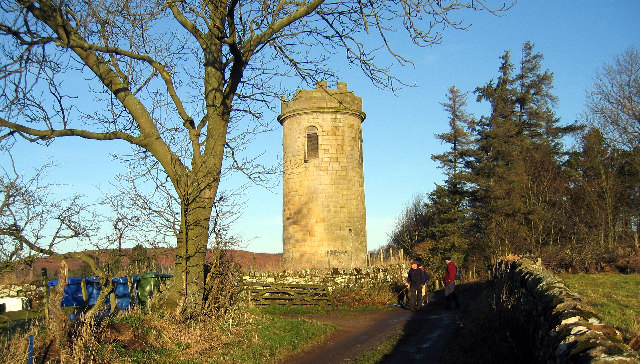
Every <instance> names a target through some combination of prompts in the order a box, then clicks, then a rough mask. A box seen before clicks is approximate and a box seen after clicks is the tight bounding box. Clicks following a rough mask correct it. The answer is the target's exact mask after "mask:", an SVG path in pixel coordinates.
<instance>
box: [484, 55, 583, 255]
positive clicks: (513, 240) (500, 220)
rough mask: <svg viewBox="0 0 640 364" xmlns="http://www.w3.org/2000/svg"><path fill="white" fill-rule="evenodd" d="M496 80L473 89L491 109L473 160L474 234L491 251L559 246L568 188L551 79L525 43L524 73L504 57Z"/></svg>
mask: <svg viewBox="0 0 640 364" xmlns="http://www.w3.org/2000/svg"><path fill="white" fill-rule="evenodd" d="M501 59H502V63H501V65H500V69H499V72H500V75H499V77H498V79H497V82H496V83H495V84H494V82H493V81H491V82H489V83H488V84H486V85H485V86H483V87H478V88H477V89H476V93H477V100H478V101H487V102H489V103H490V104H491V114H490V115H489V116H488V117H484V118H482V119H481V122H480V123H479V128H478V129H477V134H478V139H477V147H478V150H479V151H480V152H481V154H480V156H479V157H478V158H476V160H475V163H474V173H473V177H474V183H475V186H476V191H475V199H474V203H475V204H474V214H475V216H474V218H475V219H476V224H475V226H476V233H477V234H478V235H479V236H481V238H482V239H485V240H486V241H487V242H488V244H489V249H490V250H491V251H492V254H494V255H495V254H504V253H519V254H522V253H535V254H539V253H540V251H541V249H542V248H543V247H545V246H549V245H551V244H553V243H554V242H556V241H557V239H558V235H557V232H558V231H559V227H557V226H555V224H556V223H557V215H558V211H559V206H558V205H559V204H560V203H561V201H562V196H561V192H562V191H563V190H564V188H563V185H562V181H563V180H564V176H563V174H562V169H561V167H560V162H561V161H562V158H563V150H562V143H561V138H562V137H563V136H564V135H566V134H567V133H569V132H571V131H573V129H574V128H573V127H561V126H559V119H558V118H557V117H556V116H555V114H554V112H553V106H554V105H555V102H556V98H555V96H553V94H552V93H551V89H552V83H553V74H552V73H550V72H549V71H542V65H541V62H542V59H543V56H542V55H541V54H539V53H534V51H533V45H532V44H531V43H525V44H524V45H523V48H522V60H521V63H520V70H519V73H518V74H516V75H515V76H514V75H513V69H514V66H513V64H512V63H511V54H510V52H509V51H507V52H505V53H504V54H503V56H502V57H501Z"/></svg>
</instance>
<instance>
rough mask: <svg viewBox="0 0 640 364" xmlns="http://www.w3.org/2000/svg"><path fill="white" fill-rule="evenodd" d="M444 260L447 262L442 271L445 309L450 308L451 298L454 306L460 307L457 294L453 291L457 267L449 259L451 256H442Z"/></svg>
mask: <svg viewBox="0 0 640 364" xmlns="http://www.w3.org/2000/svg"><path fill="white" fill-rule="evenodd" d="M444 262H445V263H447V269H446V271H445V273H444V298H445V300H446V302H447V309H450V308H451V300H453V302H454V303H455V308H460V302H458V295H457V294H456V292H455V289H456V272H457V271H458V267H456V265H455V263H453V262H452V261H451V257H446V258H444Z"/></svg>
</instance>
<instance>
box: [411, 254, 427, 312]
mask: <svg viewBox="0 0 640 364" xmlns="http://www.w3.org/2000/svg"><path fill="white" fill-rule="evenodd" d="M426 281H427V278H426V274H425V272H424V271H423V270H422V269H420V268H418V263H417V262H413V263H411V269H409V273H408V274H407V283H406V286H407V287H409V291H410V292H411V301H409V308H410V309H412V310H417V309H418V308H420V305H421V304H422V287H423V286H424V284H425V283H426Z"/></svg>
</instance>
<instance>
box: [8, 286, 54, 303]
mask: <svg viewBox="0 0 640 364" xmlns="http://www.w3.org/2000/svg"><path fill="white" fill-rule="evenodd" d="M44 295H45V289H44V287H42V286H36V285H35V284H22V285H18V284H7V285H0V298H5V297H26V298H28V299H29V301H31V306H32V307H33V308H37V307H39V305H40V302H41V301H42V300H43V299H44Z"/></svg>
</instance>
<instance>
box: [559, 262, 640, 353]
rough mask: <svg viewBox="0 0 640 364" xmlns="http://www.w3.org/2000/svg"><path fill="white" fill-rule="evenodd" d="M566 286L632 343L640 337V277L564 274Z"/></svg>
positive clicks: (628, 275) (636, 275)
mask: <svg viewBox="0 0 640 364" xmlns="http://www.w3.org/2000/svg"><path fill="white" fill-rule="evenodd" d="M561 278H562V279H563V280H564V281H565V283H566V284H567V287H568V288H569V289H570V290H572V291H573V292H575V293H577V294H579V295H580V296H581V297H582V299H583V300H584V301H585V302H586V303H587V304H588V305H589V306H590V307H591V308H592V309H593V310H594V311H596V313H597V314H598V316H600V318H601V319H602V320H604V322H605V323H606V324H608V325H611V326H613V327H615V328H617V329H619V330H620V331H622V333H623V335H624V337H625V340H626V341H627V342H629V340H631V339H632V338H633V337H635V336H636V335H640V319H639V318H640V274H619V273H597V274H562V275H561Z"/></svg>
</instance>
